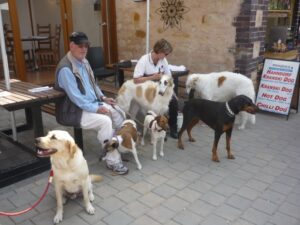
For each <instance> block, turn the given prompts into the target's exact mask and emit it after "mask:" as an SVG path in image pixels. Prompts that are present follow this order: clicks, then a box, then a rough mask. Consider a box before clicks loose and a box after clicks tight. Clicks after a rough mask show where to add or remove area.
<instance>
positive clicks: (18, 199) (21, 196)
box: [8, 191, 37, 207]
mask: <svg viewBox="0 0 300 225" xmlns="http://www.w3.org/2000/svg"><path fill="white" fill-rule="evenodd" d="M8 199H9V201H10V202H12V203H13V204H14V205H15V206H16V207H20V206H23V205H25V204H30V203H33V202H35V201H36V200H37V198H36V196H34V195H33V194H32V193H30V191H24V192H19V193H18V194H16V195H14V196H12V197H9V198H8Z"/></svg>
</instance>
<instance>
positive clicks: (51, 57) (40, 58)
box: [36, 24, 61, 69]
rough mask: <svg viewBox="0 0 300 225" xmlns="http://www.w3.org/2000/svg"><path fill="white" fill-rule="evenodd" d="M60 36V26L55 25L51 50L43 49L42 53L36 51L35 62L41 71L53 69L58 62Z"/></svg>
mask: <svg viewBox="0 0 300 225" xmlns="http://www.w3.org/2000/svg"><path fill="white" fill-rule="evenodd" d="M60 34H61V25H60V24H57V25H56V26H55V33H54V38H53V45H52V46H53V48H52V49H47V50H46V49H43V50H42V51H37V53H36V56H37V62H38V66H39V68H41V69H44V68H46V69H48V68H53V67H54V68H55V67H56V66H57V64H58V62H59V60H60V54H59V52H60Z"/></svg>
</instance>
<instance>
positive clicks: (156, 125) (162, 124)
mask: <svg viewBox="0 0 300 225" xmlns="http://www.w3.org/2000/svg"><path fill="white" fill-rule="evenodd" d="M168 128H169V125H168V118H167V117H166V116H158V115H156V114H155V113H154V112H153V111H148V113H147V116H146V117H145V120H144V131H143V137H142V145H145V141H144V137H145V135H146V133H147V130H150V133H151V144H153V156H152V159H153V160H157V154H156V144H157V142H158V141H159V139H160V140H161V144H160V152H159V155H160V156H161V157H163V156H164V142H165V137H166V130H167V129H168Z"/></svg>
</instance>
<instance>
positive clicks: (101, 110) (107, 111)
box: [97, 105, 110, 114]
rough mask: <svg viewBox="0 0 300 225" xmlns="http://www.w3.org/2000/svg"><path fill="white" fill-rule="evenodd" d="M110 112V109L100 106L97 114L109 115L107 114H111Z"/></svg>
mask: <svg viewBox="0 0 300 225" xmlns="http://www.w3.org/2000/svg"><path fill="white" fill-rule="evenodd" d="M109 112H110V111H109V109H108V108H106V107H105V106H103V105H102V106H100V107H99V108H98V110H97V113H99V114H107V113H109Z"/></svg>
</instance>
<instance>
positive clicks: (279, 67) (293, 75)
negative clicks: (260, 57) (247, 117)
mask: <svg viewBox="0 0 300 225" xmlns="http://www.w3.org/2000/svg"><path fill="white" fill-rule="evenodd" d="M298 70H299V62H294V61H284V60H275V59H266V60H265V63H264V68H263V72H262V75H261V81H260V85H259V89H258V94H257V98H256V105H257V106H258V108H259V109H261V110H264V111H269V112H274V113H279V114H283V115H288V113H289V110H290V106H291V101H292V97H293V93H294V87H295V83H296V80H297V74H298Z"/></svg>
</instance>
